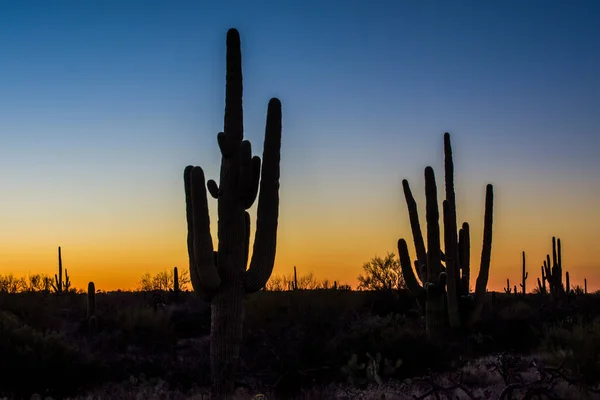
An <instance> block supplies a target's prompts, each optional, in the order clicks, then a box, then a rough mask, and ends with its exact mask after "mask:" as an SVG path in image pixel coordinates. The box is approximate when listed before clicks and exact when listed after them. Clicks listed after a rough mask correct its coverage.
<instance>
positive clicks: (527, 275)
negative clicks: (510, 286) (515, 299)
mask: <svg viewBox="0 0 600 400" xmlns="http://www.w3.org/2000/svg"><path fill="white" fill-rule="evenodd" d="M528 277H529V273H528V272H527V271H525V252H523V271H522V272H521V280H522V281H523V283H521V284H520V285H521V289H523V296H525V294H526V293H527V287H526V286H525V281H526V280H527V278H528Z"/></svg>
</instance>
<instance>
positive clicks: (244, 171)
mask: <svg viewBox="0 0 600 400" xmlns="http://www.w3.org/2000/svg"><path fill="white" fill-rule="evenodd" d="M260 163H261V161H260V157H258V156H254V157H252V145H251V144H250V142H249V141H248V140H244V141H243V142H242V163H241V176H240V183H241V190H240V194H241V198H242V201H243V202H244V208H245V209H246V210H247V209H249V208H250V207H252V204H254V201H256V196H257V194H258V187H259V182H260V165H261V164H260Z"/></svg>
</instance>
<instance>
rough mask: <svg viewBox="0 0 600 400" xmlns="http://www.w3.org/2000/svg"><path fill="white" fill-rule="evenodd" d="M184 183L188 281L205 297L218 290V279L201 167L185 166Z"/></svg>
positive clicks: (219, 280) (219, 281)
mask: <svg viewBox="0 0 600 400" xmlns="http://www.w3.org/2000/svg"><path fill="white" fill-rule="evenodd" d="M184 183H185V197H186V217H187V224H188V255H189V259H190V280H191V281H192V286H193V287H194V290H195V291H197V292H198V293H205V294H208V293H211V292H215V291H217V290H218V289H219V286H220V285H221V278H220V277H219V274H218V272H217V268H216V266H215V262H214V257H213V243H212V236H211V234H210V218H209V215H208V202H207V199H206V188H205V186H204V185H205V183H204V172H203V171H202V168H200V167H192V166H188V167H186V169H185V171H184Z"/></svg>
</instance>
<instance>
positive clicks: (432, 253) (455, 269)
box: [398, 133, 494, 337]
mask: <svg viewBox="0 0 600 400" xmlns="http://www.w3.org/2000/svg"><path fill="white" fill-rule="evenodd" d="M444 158H445V160H444V170H445V189H446V199H445V200H444V201H443V204H442V205H443V224H444V247H445V250H446V251H445V253H443V252H442V249H441V242H440V226H439V210H438V202H437V187H436V182H435V175H434V172H433V168H431V167H427V168H425V199H426V221H427V251H426V250H425V244H424V241H423V236H422V234H421V227H420V224H419V216H418V213H417V204H416V202H415V199H414V197H413V195H412V192H411V190H410V186H409V184H408V181H407V180H406V179H405V180H403V181H402V186H403V188H404V196H405V198H406V204H407V206H408V212H409V219H410V224H411V230H412V233H413V238H414V243H415V249H416V255H417V262H416V263H415V266H416V268H415V269H416V271H415V270H413V267H412V263H411V260H410V255H409V252H408V246H407V244H406V241H405V240H404V239H400V240H399V241H398V253H399V254H400V264H401V266H402V273H403V275H404V279H405V280H406V283H407V286H408V288H409V290H410V291H411V292H412V293H413V294H415V295H417V296H418V297H422V295H423V292H425V313H426V317H425V319H426V327H427V333H428V335H429V336H430V337H435V336H438V335H439V334H440V333H441V329H442V328H443V326H444V324H445V320H446V317H448V319H449V323H450V326H451V327H452V328H461V327H469V326H471V325H473V324H474V323H475V321H476V320H477V318H478V317H479V314H480V313H481V309H482V308H483V302H484V298H485V295H486V291H487V290H486V287H487V282H488V277H489V268H490V258H491V251H492V224H493V205H494V192H493V187H492V185H487V188H486V196H485V216H484V228H483V248H482V251H481V264H480V268H479V275H478V277H477V283H476V286H475V303H474V304H471V302H470V300H471V296H470V293H469V280H470V247H471V245H470V234H469V225H468V224H467V223H466V222H465V223H463V226H462V228H461V229H460V230H459V231H458V235H457V222H456V195H455V192H454V163H453V160H452V146H451V143H450V134H449V133H445V134H444ZM442 261H445V263H446V265H445V267H444V266H443V265H442ZM417 277H419V278H420V280H421V281H422V282H423V285H422V286H421V284H420V283H419V282H418V280H417ZM446 286H447V289H446ZM445 297H446V298H447V313H446V312H445V311H446V308H445V300H446V299H445Z"/></svg>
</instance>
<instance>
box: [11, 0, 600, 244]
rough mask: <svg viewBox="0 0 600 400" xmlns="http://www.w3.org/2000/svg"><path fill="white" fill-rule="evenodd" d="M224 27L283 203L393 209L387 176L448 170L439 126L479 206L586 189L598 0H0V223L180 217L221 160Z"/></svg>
mask: <svg viewBox="0 0 600 400" xmlns="http://www.w3.org/2000/svg"><path fill="white" fill-rule="evenodd" d="M231 27H236V28H238V29H239V31H240V33H241V38H242V52H243V72H244V91H245V92H244V112H245V129H246V137H247V138H249V139H250V140H252V142H253V149H254V151H255V152H258V153H259V154H260V153H261V152H262V140H263V134H264V121H265V112H266V106H267V103H268V100H269V98H270V97H273V96H277V97H279V98H281V100H282V103H283V114H284V122H283V123H284V133H283V135H284V136H283V144H282V198H283V200H287V201H284V202H282V212H283V213H290V214H293V215H299V214H302V213H304V214H311V213H313V214H314V215H315V218H316V217H317V216H318V217H319V218H324V219H323V221H326V218H332V221H334V220H335V221H337V219H336V218H338V217H339V218H342V219H343V218H344V217H343V214H344V213H349V214H351V213H359V212H360V211H361V210H368V209H372V208H376V209H380V210H394V211H393V212H394V213H395V214H394V215H393V217H394V218H404V212H405V211H404V204H403V200H402V197H401V186H400V180H401V179H402V178H405V177H406V178H409V179H411V180H412V181H416V182H420V180H422V173H423V172H422V171H423V168H424V167H425V165H433V166H434V167H435V168H436V170H437V171H438V177H441V176H442V175H441V171H440V170H439V168H440V167H441V163H442V158H441V151H442V146H441V143H442V134H443V132H445V131H449V132H451V133H452V134H453V143H454V147H455V149H457V150H455V153H457V158H458V161H457V174H462V175H461V176H460V179H464V180H463V181H462V183H461V184H462V185H463V187H462V189H461V190H464V191H465V193H469V196H471V194H472V193H473V195H472V197H473V196H474V197H475V199H474V200H473V202H474V204H477V207H479V208H481V207H482V204H481V206H480V205H479V203H482V201H481V199H482V196H483V192H484V187H485V186H484V185H485V183H487V182H488V181H492V182H493V183H496V184H498V185H504V188H505V191H506V192H507V193H511V194H512V196H513V197H512V199H515V201H516V200H518V199H519V198H520V196H521V197H523V196H524V197H528V196H530V197H531V196H534V193H529V194H528V193H526V192H523V189H524V188H528V187H530V188H534V189H532V190H534V191H536V192H538V193H537V194H535V195H536V196H539V195H540V194H539V191H542V192H546V198H548V197H552V195H553V192H555V191H573V192H577V193H578V195H579V196H583V197H580V199H583V200H581V201H582V203H581V204H588V203H590V202H591V200H592V198H595V196H596V195H597V194H598V193H600V180H599V178H598V177H597V171H598V168H600V161H599V160H600V158H599V157H598V151H599V150H600V133H599V132H598V127H599V126H600V112H599V110H600V74H599V73H598V71H600V3H598V2H596V1H570V2H567V1H550V0H548V1H541V0H528V1H516V0H511V1H485V2H482V1H400V0H396V1H376V0H373V1H318V2H317V1H302V2H300V1H277V2H275V1H270V2H267V1H237V2H234V1H36V2H34V1H25V0H23V1H12V2H8V1H7V2H2V4H1V5H0V49H1V55H0V188H1V192H2V196H1V197H0V206H1V207H0V209H1V210H2V211H1V213H0V216H1V217H2V218H3V219H4V220H5V221H7V222H4V223H2V224H3V225H5V226H6V227H7V228H6V229H8V231H9V232H10V235H12V236H11V237H12V238H15V237H20V238H21V239H22V240H29V239H28V237H36V238H37V237H38V236H39V235H41V233H40V232H41V231H40V230H39V229H41V228H39V226H38V227H36V226H35V225H36V224H37V225H39V224H46V225H47V226H46V228H44V232H47V231H51V230H52V229H50V227H51V226H56V225H60V224H65V223H66V224H67V225H68V226H69V229H76V228H77V227H79V228H77V229H79V230H78V232H80V234H82V235H88V234H90V232H88V230H94V229H95V228H94V227H93V224H95V223H100V222H99V221H100V220H106V219H111V218H112V219H117V220H120V221H121V222H120V223H121V224H122V225H119V223H117V222H115V223H114V224H113V225H110V227H106V226H104V225H103V227H102V228H101V229H109V230H110V229H112V230H119V229H121V228H122V227H124V226H128V228H127V229H132V231H131V232H132V233H131V234H132V235H134V234H135V230H133V228H132V225H136V224H138V229H144V230H146V229H147V228H151V229H157V230H164V231H165V232H170V233H172V232H173V231H171V230H170V229H171V227H172V226H171V225H170V224H171V222H170V221H177V222H176V223H174V224H175V225H173V226H177V229H180V228H182V227H183V229H185V228H184V218H183V215H182V212H183V211H182V210H183V204H182V202H183V197H182V196H183V184H182V177H181V176H182V173H183V168H184V167H185V166H186V165H187V164H192V163H193V164H198V165H202V166H203V167H205V169H206V171H207V175H208V176H209V177H213V178H214V177H215V176H216V173H217V171H218V165H219V160H220V158H219V157H220V156H219V153H218V148H217V144H216V133H217V132H219V130H221V129H222V124H223V107H224V88H225V86H224V77H225V34H226V31H227V29H228V28H231ZM459 149H460V150H459ZM459 154H460V155H459ZM457 179H459V178H457ZM415 184H419V185H420V183H415ZM511 185H512V186H511ZM473 191H474V192H473ZM460 193H461V192H459V194H460ZM465 196H466V194H465ZM531 199H532V200H531V201H532V202H535V201H538V200H539V199H538V198H537V197H531ZM556 201H558V200H556ZM559 203H560V202H559ZM556 204H558V203H556ZM560 204H562V203H560ZM569 204H571V203H569ZM590 204H591V203H590ZM213 206H214V205H213ZM511 207H513V206H511ZM479 208H478V209H477V210H479ZM334 209H335V210H338V213H339V214H340V215H337V213H336V212H335V210H334ZM313 210H321V211H313ZM364 212H366V214H365V215H367V216H366V217H365V218H368V215H370V214H368V213H369V211H364ZM390 212H392V211H390ZM90 214H94V215H95V217H93V218H92V217H90ZM134 216H135V217H134ZM398 216H399V217H398ZM284 218H285V217H284ZM85 220H88V221H87V226H86V225H81V224H84V222H82V221H85ZM34 221H35V222H34ZM94 221H95V222H94ZM290 221H292V219H291V217H290ZM330 222H331V221H330ZM323 223H326V222H323ZM331 223H334V222H331ZM144 224H146V225H144ZM290 225H292V222H290ZM167 226H168V227H169V228H166V227H167ZM65 229H66V228H65ZM98 229H100V228H98ZM123 229H125V228H123ZM173 229H175V228H173ZM282 229H283V230H282V233H281V234H282V235H284V236H285V235H286V234H288V233H289V231H286V229H288V230H290V229H291V228H285V227H282ZM175 231H177V230H176V229H175ZM36 232H37V233H36ZM177 232H179V231H177ZM286 232H288V233H286ZM38 234H39V235H38ZM5 235H8V233H5ZM15 235H16V236H15ZM19 235H21V236H19ZM36 235H38V236H36ZM59 236H60V235H58V234H57V236H56V237H52V240H55V239H56V240H55V241H59V240H60V237H59ZM39 237H41V236H39ZM391 239H392V240H391V243H392V245H393V243H395V240H396V238H394V237H392V238H391ZM15 240H17V239H15ZM90 240H93V235H92V237H91V238H90ZM165 240H167V239H165ZM6 246H8V245H6ZM390 250H392V249H390ZM4 251H8V250H7V249H6V248H4Z"/></svg>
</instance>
